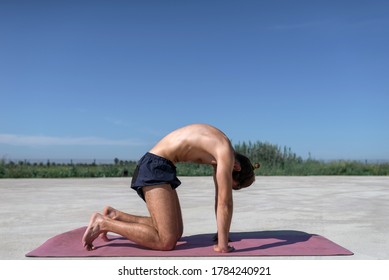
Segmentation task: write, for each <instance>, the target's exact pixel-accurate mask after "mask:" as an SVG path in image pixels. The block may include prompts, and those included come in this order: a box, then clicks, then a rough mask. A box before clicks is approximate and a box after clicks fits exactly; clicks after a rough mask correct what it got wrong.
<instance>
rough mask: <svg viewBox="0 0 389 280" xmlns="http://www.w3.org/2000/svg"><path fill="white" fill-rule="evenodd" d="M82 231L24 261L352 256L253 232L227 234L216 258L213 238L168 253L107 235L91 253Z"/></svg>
mask: <svg viewBox="0 0 389 280" xmlns="http://www.w3.org/2000/svg"><path fill="white" fill-rule="evenodd" d="M85 230H86V227H82V228H78V229H75V230H72V231H68V232H65V233H62V234H59V235H57V236H54V237H52V238H50V239H49V240H47V241H46V242H45V243H43V244H42V245H41V246H39V247H38V248H36V249H35V250H33V251H31V252H29V253H27V254H26V256H27V257H217V256H219V257H220V256H223V257H225V256H231V257H233V256H334V255H353V253H352V252H350V251H349V250H347V249H345V248H343V247H341V246H339V245H337V244H336V243H334V242H332V241H330V240H328V239H326V238H324V237H322V236H320V235H316V234H308V233H305V232H301V231H292V230H279V231H254V232H232V233H230V239H231V241H232V242H230V245H231V246H234V247H235V251H234V252H232V253H229V254H220V253H216V252H214V251H213V241H212V237H213V236H214V234H198V235H192V236H186V237H182V238H181V239H180V241H179V242H178V243H177V246H176V248H175V249H174V250H172V251H154V250H150V249H146V248H144V247H141V246H139V245H136V244H134V243H133V242H131V241H129V240H127V239H125V238H123V237H120V236H117V235H108V237H109V238H110V239H111V241H109V242H105V241H103V240H102V239H101V238H100V237H99V238H97V239H96V240H95V241H94V243H93V245H94V246H95V249H94V250H92V251H87V250H86V249H85V248H84V247H83V246H82V241H81V240H82V236H83V234H84V232H85Z"/></svg>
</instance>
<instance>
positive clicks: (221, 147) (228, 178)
mask: <svg viewBox="0 0 389 280" xmlns="http://www.w3.org/2000/svg"><path fill="white" fill-rule="evenodd" d="M177 162H196V163H202V164H209V165H212V166H213V167H214V182H215V192H216V193H215V214H216V222H217V230H218V243H217V244H216V245H215V247H214V249H215V251H217V252H223V253H226V252H230V251H231V250H233V248H232V247H230V246H229V245H228V235H229V230H230V225H231V219H232V208H233V203H232V189H241V188H244V187H248V186H249V185H251V184H252V182H254V178H255V175H254V172H253V170H254V168H253V166H252V165H251V163H250V161H249V160H248V159H247V158H246V157H244V156H242V155H239V154H237V153H235V151H234V149H233V147H232V145H231V142H230V141H229V139H228V138H227V136H226V135H225V134H224V133H223V132H221V131H220V130H219V129H217V128H215V127H213V126H210V125H206V124H193V125H188V126H185V127H182V128H179V129H177V130H175V131H173V132H171V133H170V134H168V135H167V136H165V137H164V138H162V139H161V140H160V141H159V142H158V143H157V144H156V145H155V146H154V147H153V148H152V149H151V150H150V151H149V153H147V154H146V155H145V156H144V157H143V158H142V159H141V160H140V162H139V164H138V166H137V169H136V170H135V173H134V176H133V182H132V186H131V187H132V188H134V189H136V190H137V191H138V194H140V196H141V197H142V198H143V199H144V200H145V202H146V205H147V208H148V210H149V213H150V217H139V216H134V215H131V214H127V213H124V212H120V211H118V210H116V209H113V208H112V207H108V208H105V209H110V210H109V211H108V210H107V211H106V210H104V213H103V215H101V214H98V213H96V214H94V215H93V216H92V217H91V220H90V223H89V225H88V228H87V230H86V232H85V234H84V237H83V244H84V246H85V248H86V249H88V250H92V249H93V245H92V242H93V241H94V239H96V238H97V237H98V236H99V235H102V237H103V238H105V237H106V233H107V232H109V231H111V232H115V233H117V234H120V235H122V236H125V237H127V238H128V239H129V240H132V241H134V242H136V243H138V244H140V245H143V246H145V247H148V248H151V249H155V250H172V249H173V248H174V247H175V244H176V242H177V241H178V240H179V238H180V237H181V235H182V231H183V222H182V216H181V207H180V204H179V199H178V196H177V193H176V191H175V188H176V187H178V185H179V184H180V182H179V180H178V179H177V178H176V177H175V166H174V164H175V163H177ZM160 165H161V166H160ZM143 166H147V167H145V168H144V167H143ZM155 166H157V167H155ZM154 168H157V169H156V171H155V172H156V173H155V174H154V175H153V172H154V171H153V169H154ZM161 170H164V172H165V173H163V174H162V175H161ZM146 172H147V173H148V174H146V175H147V176H144V174H143V173H146ZM149 173H150V174H149ZM142 176H144V178H146V179H144V178H142ZM153 176H154V177H155V178H153ZM161 176H162V177H161ZM149 178H151V179H152V180H149ZM157 178H159V181H158V180H157ZM161 178H162V179H161ZM165 179H166V180H167V181H165ZM134 182H135V183H134ZM112 213H115V215H112Z"/></svg>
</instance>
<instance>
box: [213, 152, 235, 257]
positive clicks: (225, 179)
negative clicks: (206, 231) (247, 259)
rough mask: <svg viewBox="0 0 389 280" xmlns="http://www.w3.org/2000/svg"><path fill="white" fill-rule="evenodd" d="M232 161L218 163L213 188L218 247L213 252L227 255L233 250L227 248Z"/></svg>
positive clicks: (231, 206)
mask: <svg viewBox="0 0 389 280" xmlns="http://www.w3.org/2000/svg"><path fill="white" fill-rule="evenodd" d="M233 163H234V161H233V160H232V159H231V158H225V159H224V160H222V161H220V162H218V164H217V168H216V174H215V176H214V178H215V186H216V195H215V212H216V222H217V229H218V245H217V246H216V247H215V250H216V251H218V252H223V253H227V252H230V251H232V250H233V248H232V247H229V246H228V236H229V232H230V226H231V220H232V213H233V200H232V169H233Z"/></svg>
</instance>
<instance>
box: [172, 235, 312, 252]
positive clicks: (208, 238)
mask: <svg viewBox="0 0 389 280" xmlns="http://www.w3.org/2000/svg"><path fill="white" fill-rule="evenodd" d="M214 235H215V234H198V235H192V236H187V237H183V238H181V241H185V242H186V243H184V244H182V245H181V246H180V245H177V247H176V249H175V250H180V249H191V248H199V247H208V246H212V245H213V244H215V242H214V241H213V238H214ZM312 236H314V234H309V233H306V232H302V231H295V230H275V231H252V232H230V240H231V241H230V242H231V245H232V246H233V245H234V244H233V242H239V241H241V240H247V239H249V240H250V239H252V240H257V241H258V242H256V243H257V244H258V243H260V244H261V243H262V245H259V246H255V245H254V244H253V245H254V246H253V247H248V248H244V249H237V250H235V252H249V251H255V250H261V249H269V248H274V247H280V246H285V245H290V244H294V243H299V242H305V241H307V240H309V239H310V238H311V237H312ZM264 239H272V240H273V239H275V240H274V242H272V243H268V244H263V240H264ZM250 243H252V242H250Z"/></svg>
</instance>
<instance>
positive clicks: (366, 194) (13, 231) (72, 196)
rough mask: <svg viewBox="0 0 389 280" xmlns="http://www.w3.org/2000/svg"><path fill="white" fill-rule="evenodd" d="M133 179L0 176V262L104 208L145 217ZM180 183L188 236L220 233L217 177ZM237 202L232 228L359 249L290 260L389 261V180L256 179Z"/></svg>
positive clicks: (239, 193)
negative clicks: (317, 238)
mask: <svg viewBox="0 0 389 280" xmlns="http://www.w3.org/2000/svg"><path fill="white" fill-rule="evenodd" d="M130 179H131V178H101V179H1V180H0V217H1V218H0V260H19V259H27V258H25V256H24V255H25V254H26V253H27V252H29V251H31V250H32V249H34V248H36V247H37V246H39V245H40V244H42V243H43V242H44V241H46V240H47V239H48V238H50V237H52V236H53V235H56V234H59V233H62V232H64V231H68V230H71V229H74V228H77V227H81V226H85V225H87V224H88V221H89V217H90V215H91V214H92V213H93V212H96V211H101V210H102V208H103V207H104V206H105V205H111V206H113V207H115V208H118V209H120V210H123V211H126V212H130V213H134V214H140V215H146V214H147V210H146V207H145V205H144V202H143V201H142V200H141V199H140V198H139V197H138V196H137V195H136V193H135V192H134V191H132V190H131V189H130V188H129V184H130ZM180 180H181V181H182V185H181V186H180V187H179V188H178V189H177V190H178V194H179V197H180V201H181V206H182V211H183V217H184V224H185V229H184V235H192V234H197V233H213V232H215V229H216V226H215V218H214V210H213V207H214V206H213V205H214V186H213V181H212V178H211V177H181V178H180ZM234 207H235V208H234V217H233V222H232V227H231V231H260V230H298V231H305V232H307V233H312V234H319V235H322V236H325V237H327V238H328V239H330V240H332V241H334V242H336V243H338V244H339V245H341V246H343V247H345V248H347V249H349V250H351V251H353V252H354V255H353V256H342V257H339V256H337V257H305V258H301V257H289V258H288V259H336V260H338V259H348V260H354V259H362V260H369V259H373V260H377V259H385V260H388V259H389V241H388V237H389V234H388V230H389V219H388V213H389V178H388V177H257V180H256V182H255V183H254V184H253V185H252V186H251V187H250V188H248V189H245V190H241V191H236V192H234ZM270 259H277V258H270ZM281 259H286V258H281Z"/></svg>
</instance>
